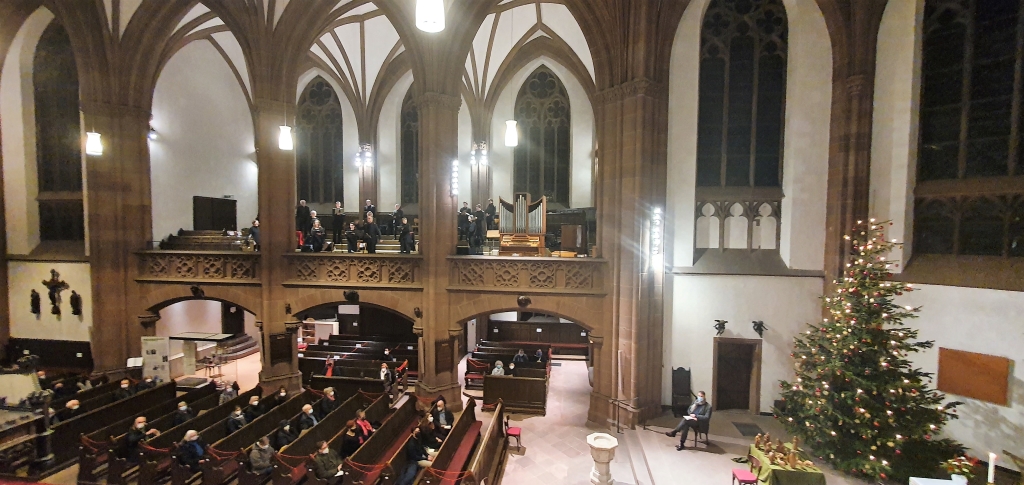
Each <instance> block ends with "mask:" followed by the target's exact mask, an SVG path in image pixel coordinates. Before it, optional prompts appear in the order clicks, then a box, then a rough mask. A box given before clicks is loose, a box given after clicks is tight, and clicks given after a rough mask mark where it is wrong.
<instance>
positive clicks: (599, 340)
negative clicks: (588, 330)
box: [588, 335, 604, 347]
mask: <svg viewBox="0 0 1024 485" xmlns="http://www.w3.org/2000/svg"><path fill="white" fill-rule="evenodd" d="M588 339H590V343H591V345H594V346H596V347H600V346H601V345H603V344H604V337H599V336H597V335H590V336H589V337H588Z"/></svg>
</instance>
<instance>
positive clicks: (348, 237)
mask: <svg viewBox="0 0 1024 485" xmlns="http://www.w3.org/2000/svg"><path fill="white" fill-rule="evenodd" d="M359 239H360V237H359V233H358V232H356V223H354V222H350V223H348V229H345V242H346V243H348V252H350V253H354V252H356V250H358V249H359Z"/></svg>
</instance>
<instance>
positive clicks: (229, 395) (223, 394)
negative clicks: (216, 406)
mask: <svg viewBox="0 0 1024 485" xmlns="http://www.w3.org/2000/svg"><path fill="white" fill-rule="evenodd" d="M235 385H236V383H234V382H232V383H231V384H225V386H224V389H223V390H222V391H220V400H219V403H220V404H224V403H226V402H228V401H230V400H232V399H234V398H236V397H238V389H236V388H235Z"/></svg>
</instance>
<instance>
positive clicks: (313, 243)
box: [306, 219, 327, 253]
mask: <svg viewBox="0 0 1024 485" xmlns="http://www.w3.org/2000/svg"><path fill="white" fill-rule="evenodd" d="M326 242H327V230H326V229H324V227H323V226H321V225H320V219H316V220H314V221H313V227H311V228H310V229H309V236H308V237H307V238H306V246H307V247H308V248H310V249H312V251H313V252H314V253H319V252H320V251H323V250H324V244H325V243H326Z"/></svg>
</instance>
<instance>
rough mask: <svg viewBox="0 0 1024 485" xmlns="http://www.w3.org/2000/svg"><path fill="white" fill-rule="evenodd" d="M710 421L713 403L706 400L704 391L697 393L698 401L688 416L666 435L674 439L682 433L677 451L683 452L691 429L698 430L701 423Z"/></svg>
mask: <svg viewBox="0 0 1024 485" xmlns="http://www.w3.org/2000/svg"><path fill="white" fill-rule="evenodd" d="M709 419H711V403H709V402H707V400H705V399H704V391H700V392H698V393H697V400H696V401H694V402H693V404H691V405H690V409H687V410H686V416H683V419H681V420H680V421H679V424H678V425H676V428H675V429H673V430H672V431H668V432H666V433H665V434H666V435H667V436H669V437H672V438H674V437H675V436H676V433H679V432H680V431H682V432H683V436H682V437H681V438H680V439H679V446H676V450H683V449H685V448H686V435H688V434H689V433H690V428H693V429H696V428H697V426H698V425H699V424H700V423H703V422H705V421H707V420H709Z"/></svg>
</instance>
